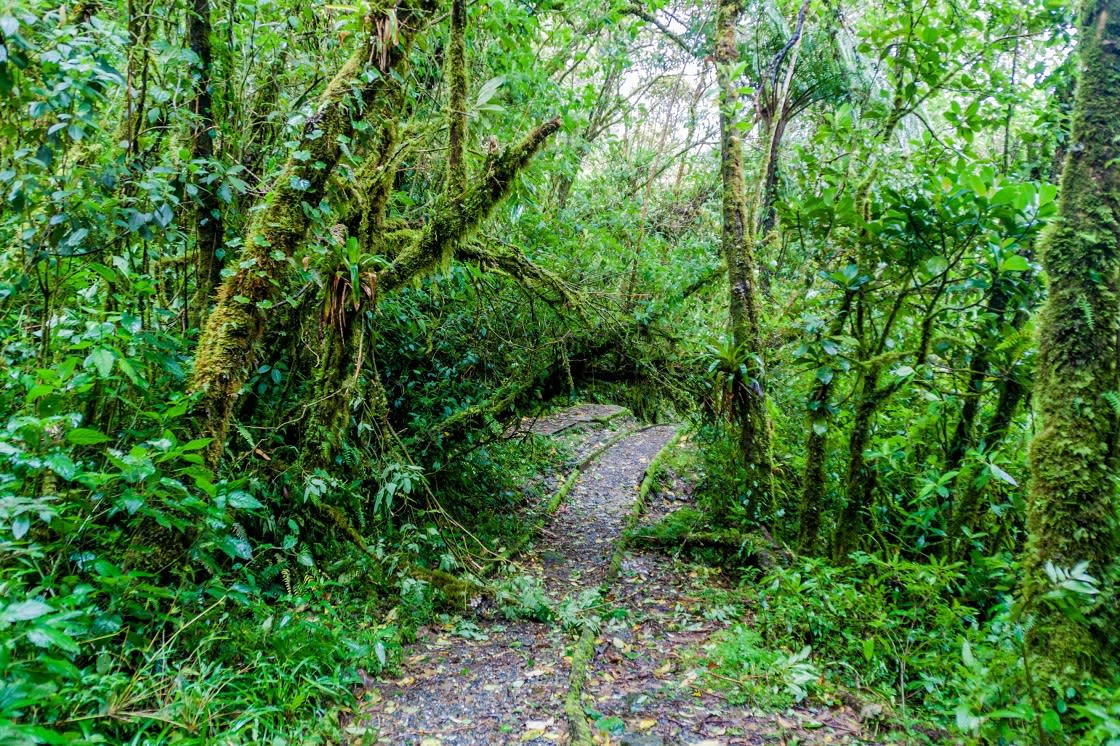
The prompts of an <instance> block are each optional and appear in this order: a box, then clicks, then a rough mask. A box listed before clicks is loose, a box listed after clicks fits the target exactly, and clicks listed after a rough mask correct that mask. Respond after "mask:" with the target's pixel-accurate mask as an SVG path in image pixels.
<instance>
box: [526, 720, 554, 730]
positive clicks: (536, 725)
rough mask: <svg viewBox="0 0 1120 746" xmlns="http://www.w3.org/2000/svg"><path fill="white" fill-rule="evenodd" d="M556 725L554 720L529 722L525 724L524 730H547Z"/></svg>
mask: <svg viewBox="0 0 1120 746" xmlns="http://www.w3.org/2000/svg"><path fill="white" fill-rule="evenodd" d="M555 724H556V718H549V719H548V720H530V721H528V722H527V723H525V730H548V729H549V728H551V727H552V726H553V725H555Z"/></svg>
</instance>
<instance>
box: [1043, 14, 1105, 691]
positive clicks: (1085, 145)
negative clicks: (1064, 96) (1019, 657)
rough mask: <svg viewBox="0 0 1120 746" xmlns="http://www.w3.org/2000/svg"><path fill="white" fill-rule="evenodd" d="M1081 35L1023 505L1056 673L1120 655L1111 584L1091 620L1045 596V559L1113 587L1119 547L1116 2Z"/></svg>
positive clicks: (1046, 654) (1050, 239)
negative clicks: (1111, 618) (1112, 400)
mask: <svg viewBox="0 0 1120 746" xmlns="http://www.w3.org/2000/svg"><path fill="white" fill-rule="evenodd" d="M1080 36H1081V41H1080V48H1079V55H1080V60H1081V67H1082V70H1081V78H1080V81H1079V84H1078V90H1077V101H1076V104H1075V109H1074V118H1073V128H1072V132H1071V143H1072V145H1071V147H1070V150H1069V155H1068V156H1067V160H1066V163H1065V168H1064V170H1063V173H1062V181H1061V200H1060V203H1059V210H1058V218H1057V220H1056V222H1055V224H1054V225H1053V226H1052V230H1050V231H1049V232H1048V233H1047V234H1046V235H1045V236H1044V238H1043V245H1042V261H1043V266H1044V267H1045V269H1046V271H1047V273H1048V275H1049V278H1050V290H1049V299H1048V300H1047V302H1046V305H1045V307H1044V309H1043V311H1042V313H1041V316H1040V324H1039V361H1038V379H1037V382H1036V384H1035V392H1034V395H1035V406H1036V409H1037V414H1038V418H1039V429H1038V431H1037V434H1036V435H1035V438H1034V440H1033V441H1032V443H1031V450H1030V466H1031V487H1030V494H1029V498H1028V503H1027V527H1028V530H1029V535H1030V538H1029V543H1028V546H1027V550H1026V555H1025V565H1026V577H1025V582H1024V593H1025V599H1026V602H1027V604H1028V605H1029V606H1030V607H1031V608H1033V609H1034V611H1035V612H1036V613H1037V614H1038V617H1039V618H1038V621H1037V623H1036V626H1035V628H1034V631H1033V633H1032V638H1033V640H1034V644H1033V646H1032V647H1033V648H1034V649H1035V650H1036V651H1037V652H1038V653H1039V654H1040V655H1042V656H1043V659H1044V661H1045V662H1046V664H1047V665H1046V668H1047V669H1048V670H1049V671H1051V672H1059V671H1061V670H1063V669H1068V668H1071V667H1072V668H1075V669H1080V670H1091V669H1092V668H1094V667H1095V666H1097V665H1100V661H1102V660H1105V659H1107V658H1108V657H1109V656H1110V655H1115V653H1116V650H1115V649H1114V648H1111V649H1110V648H1108V647H1107V646H1110V645H1112V646H1114V645H1115V644H1116V640H1115V630H1114V629H1112V630H1109V629H1108V623H1107V622H1106V620H1105V617H1104V613H1105V612H1104V609H1107V608H1111V607H1113V606H1114V605H1115V588H1114V587H1111V586H1110V587H1107V588H1106V589H1105V591H1104V594H1103V597H1104V602H1103V603H1101V604H1099V605H1098V607H1097V609H1098V611H1097V612H1096V614H1095V615H1090V617H1089V618H1088V619H1087V620H1086V622H1085V623H1082V622H1079V621H1075V620H1073V619H1070V618H1069V617H1067V616H1065V615H1063V614H1062V613H1060V612H1059V611H1057V610H1055V609H1054V608H1053V607H1052V606H1050V605H1048V604H1046V603H1043V602H1042V601H1041V596H1042V595H1043V594H1044V593H1046V592H1047V591H1048V590H1050V583H1049V581H1048V580H1047V577H1046V572H1045V567H1046V564H1047V563H1053V564H1054V565H1056V566H1058V567H1061V568H1070V567H1072V566H1074V565H1075V564H1077V563H1078V562H1088V563H1089V572H1090V573H1091V574H1092V575H1094V576H1096V577H1097V578H1099V579H1101V580H1105V581H1106V585H1109V584H1108V583H1107V579H1108V578H1109V576H1110V575H1111V574H1112V573H1113V572H1114V569H1113V568H1114V565H1115V563H1116V558H1117V553H1118V551H1120V541H1118V539H1117V520H1116V519H1117V516H1116V509H1117V489H1116V472H1117V467H1118V466H1120V463H1118V459H1117V436H1118V434H1120V428H1118V426H1117V419H1118V418H1117V413H1116V411H1114V410H1113V408H1112V407H1111V406H1110V405H1109V403H1108V400H1107V399H1108V398H1109V397H1110V396H1115V392H1116V391H1117V390H1118V389H1120V377H1118V375H1117V363H1118V360H1120V346H1118V344H1117V339H1118V337H1120V295H1118V291H1120V288H1118V284H1120V167H1118V165H1117V164H1118V162H1120V0H1091V1H1089V2H1087V3H1086V5H1085V13H1084V19H1083V27H1082V31H1081V35H1080ZM1102 645H1103V646H1106V647H1105V648H1104V649H1103V650H1102Z"/></svg>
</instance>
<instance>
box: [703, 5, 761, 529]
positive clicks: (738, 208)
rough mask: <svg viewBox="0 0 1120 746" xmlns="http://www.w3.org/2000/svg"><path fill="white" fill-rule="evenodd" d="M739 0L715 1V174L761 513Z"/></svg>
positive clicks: (742, 412) (748, 447) (747, 461)
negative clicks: (740, 122)
mask: <svg viewBox="0 0 1120 746" xmlns="http://www.w3.org/2000/svg"><path fill="white" fill-rule="evenodd" d="M743 5H744V4H743V2H742V0H720V2H719V7H718V10H717V18H716V49H715V54H714V58H715V63H716V67H717V75H718V77H719V88H720V165H721V168H720V173H721V177H722V182H723V241H722V249H723V256H724V261H725V262H726V263H727V280H728V285H729V287H730V291H731V292H730V295H731V333H732V338H733V341H734V344H735V348H736V350H738V351H740V352H741V354H743V355H744V357H745V367H746V371H747V375H745V376H738V377H737V379H736V383H735V394H734V401H735V410H736V415H737V419H738V425H739V443H740V449H741V451H742V456H743V461H744V465H745V467H746V470H747V479H748V484H747V487H748V496H749V499H750V501H751V502H752V503H754V504H755V505H756V506H762V507H763V509H764V510H768V509H769V507H770V501H771V497H772V492H773V490H772V486H773V464H772V460H771V459H772V456H771V442H770V421H769V417H768V416H767V412H766V400H765V397H766V389H765V371H764V369H763V365H762V354H763V349H762V335H761V333H760V330H759V308H758V291H757V280H756V276H757V271H758V268H757V266H756V261H755V255H754V251H755V232H754V230H755V219H754V215H753V214H751V212H750V210H749V208H748V204H747V199H746V193H745V184H744V180H743V144H742V140H741V138H740V136H739V130H738V128H737V127H736V123H737V119H738V109H739V95H738V81H737V80H736V79H735V76H734V75H733V74H732V73H733V68H734V67H735V64H736V62H737V61H738V59H739V50H738V44H737V42H736V27H737V25H738V22H739V19H740V17H741V16H742V14H743Z"/></svg>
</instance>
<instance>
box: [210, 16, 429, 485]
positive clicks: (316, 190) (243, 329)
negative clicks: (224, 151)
mask: <svg viewBox="0 0 1120 746" xmlns="http://www.w3.org/2000/svg"><path fill="white" fill-rule="evenodd" d="M379 7H380V6H379ZM434 7H435V3H434V2H433V1H432V0H416V1H415V2H409V3H405V4H403V5H402V6H401V7H399V8H396V9H395V10H392V11H386V10H384V8H382V9H381V11H380V12H381V13H383V14H384V13H390V12H391V13H392V14H393V16H394V19H395V21H396V28H397V29H398V31H397V34H398V36H397V40H396V43H395V44H392V45H389V44H388V40H382V39H380V38H379V37H378V36H377V34H378V31H377V24H373V26H374V28H373V29H371V31H370V34H369V36H368V38H367V39H366V42H365V44H363V45H361V47H360V48H359V49H358V50H356V51H355V52H354V54H353V55H351V57H350V59H349V60H348V61H347V62H346V63H345V64H344V65H343V66H342V68H341V69H340V70H339V71H338V73H337V74H336V75H335V76H334V78H333V79H332V80H331V82H330V83H329V84H328V85H327V88H326V90H325V91H324V92H323V94H322V96H321V97H320V99H319V106H318V109H317V112H316V114H315V115H314V116H312V117H311V118H310V119H308V121H307V122H306V124H305V125H304V128H303V136H302V139H301V146H302V149H303V150H306V151H307V153H309V154H310V157H309V158H305V157H302V156H301V158H295V157H292V158H289V159H288V161H287V163H286V164H285V165H284V168H283V169H282V170H281V171H280V174H279V175H278V176H277V178H276V180H275V181H274V182H273V185H272V188H271V189H270V190H269V192H268V194H267V196H266V197H265V199H264V209H263V210H260V211H259V212H257V213H256V216H255V218H254V219H253V221H252V222H251V224H250V226H249V228H248V230H247V232H246V236H245V241H244V248H243V249H242V254H241V257H240V258H239V259H240V261H239V262H238V265H237V266H238V269H237V271H236V272H235V273H234V274H233V275H232V276H231V277H229V278H228V279H227V280H226V281H225V282H224V283H223V284H222V287H221V289H220V290H219V292H218V298H217V306H216V307H215V309H214V311H213V313H212V314H211V316H210V318H209V319H208V320H207V323H206V326H205V328H204V329H203V332H202V336H201V338H200V340H199V347H198V352H197V354H196V357H195V366H194V373H193V376H192V380H191V389H192V390H199V391H202V392H203V393H202V401H201V405H200V409H199V416H200V419H201V422H200V424H199V430H200V432H201V434H202V435H203V436H205V437H210V438H213V442H212V445H211V448H210V451H209V457H210V461H211V463H216V462H217V460H218V459H219V458H220V456H221V453H222V448H223V447H224V443H225V437H226V433H227V430H228V428H229V421H230V418H231V417H232V414H233V408H234V400H235V398H236V396H237V395H238V393H239V392H240V391H241V388H242V386H243V385H244V383H245V381H246V379H247V377H248V376H249V374H250V373H251V371H252V369H253V365H254V363H255V360H256V347H257V345H258V344H259V343H260V340H261V338H262V337H263V336H264V333H265V330H266V328H267V326H268V323H269V318H268V317H266V315H265V313H264V312H263V311H262V310H261V305H262V304H263V305H266V307H267V304H265V303H263V302H265V301H269V302H274V301H276V300H278V299H279V297H280V294H281V292H282V290H283V288H284V285H285V277H286V274H287V272H286V270H287V267H288V263H287V260H288V259H289V258H290V257H292V256H294V255H295V252H296V250H297V249H298V247H299V245H300V243H301V242H302V241H303V239H304V237H305V236H306V234H307V230H308V227H309V222H310V221H309V218H308V216H307V213H306V212H305V210H304V207H303V206H304V204H305V203H307V204H315V203H317V202H318V201H319V199H320V198H321V197H322V196H323V194H324V192H325V189H326V185H327V183H328V179H329V178H330V175H331V173H332V172H333V169H334V168H335V166H336V165H337V164H338V161H339V159H340V157H341V147H340V142H341V139H342V138H343V137H344V136H349V135H351V134H352V133H353V127H354V121H355V118H356V114H357V113H358V112H359V111H368V110H370V109H371V108H376V107H375V104H377V103H378V102H380V101H382V100H383V99H388V100H389V101H390V104H391V102H392V101H393V100H395V99H393V96H394V92H396V91H397V90H398V89H399V84H398V83H397V82H396V81H395V80H394V76H393V75H390V74H387V73H388V71H390V70H395V69H396V68H398V67H400V66H401V65H403V64H405V62H406V61H407V57H408V49H409V46H410V44H411V41H412V38H413V36H414V35H415V33H416V32H417V31H418V30H419V28H420V26H421V22H422V19H423V18H424V17H425V14H426V13H428V12H430V11H431V10H433V9H434ZM375 13H376V12H375ZM387 22H388V19H387ZM374 52H377V54H374ZM374 57H376V59H377V62H378V64H379V66H380V68H381V72H382V73H385V74H381V75H378V76H376V77H374V78H373V79H372V81H370V80H367V79H366V76H365V75H364V71H365V67H366V65H367V64H368V63H369V61H370V60H371V59H373V58H374ZM398 95H399V94H398ZM398 108H399V107H398ZM381 114H382V115H383V116H387V118H390V119H393V118H395V117H396V116H397V115H399V112H398V111H395V110H389V111H382V112H381ZM390 139H391V138H390Z"/></svg>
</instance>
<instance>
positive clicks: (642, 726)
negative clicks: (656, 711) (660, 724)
mask: <svg viewBox="0 0 1120 746" xmlns="http://www.w3.org/2000/svg"><path fill="white" fill-rule="evenodd" d="M655 725H657V721H656V720H653V719H651V718H646V719H645V720H639V721H638V724H637V725H636V726H634V727H636V728H637V729H638V730H649V729H650V728H652V727H654V726H655Z"/></svg>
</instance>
